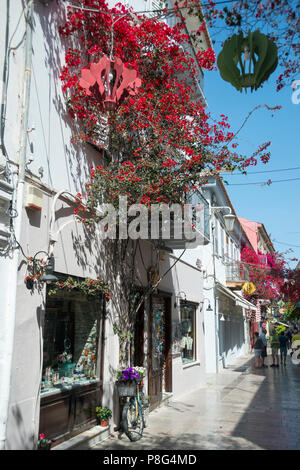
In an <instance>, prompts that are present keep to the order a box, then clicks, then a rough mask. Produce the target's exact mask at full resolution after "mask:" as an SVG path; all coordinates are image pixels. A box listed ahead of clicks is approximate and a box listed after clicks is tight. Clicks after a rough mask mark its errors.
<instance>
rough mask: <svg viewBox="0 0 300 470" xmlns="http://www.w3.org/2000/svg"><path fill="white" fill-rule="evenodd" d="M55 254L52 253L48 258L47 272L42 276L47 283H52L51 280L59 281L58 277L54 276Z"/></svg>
mask: <svg viewBox="0 0 300 470" xmlns="http://www.w3.org/2000/svg"><path fill="white" fill-rule="evenodd" d="M53 272H54V256H53V254H51V255H50V256H49V258H48V261H47V265H46V273H45V274H43V276H42V277H41V281H43V282H46V284H51V282H57V281H58V278H57V277H56V276H54V274H53Z"/></svg>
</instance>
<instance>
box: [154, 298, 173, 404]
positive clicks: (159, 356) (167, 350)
mask: <svg viewBox="0 0 300 470" xmlns="http://www.w3.org/2000/svg"><path fill="white" fill-rule="evenodd" d="M171 391H172V356H171V296H170V295H168V294H162V293H160V294H158V295H157V296H152V298H151V303H150V322H149V395H150V411H152V410H153V409H154V408H156V407H157V406H158V405H159V404H160V403H161V401H162V399H163V394H164V392H171Z"/></svg>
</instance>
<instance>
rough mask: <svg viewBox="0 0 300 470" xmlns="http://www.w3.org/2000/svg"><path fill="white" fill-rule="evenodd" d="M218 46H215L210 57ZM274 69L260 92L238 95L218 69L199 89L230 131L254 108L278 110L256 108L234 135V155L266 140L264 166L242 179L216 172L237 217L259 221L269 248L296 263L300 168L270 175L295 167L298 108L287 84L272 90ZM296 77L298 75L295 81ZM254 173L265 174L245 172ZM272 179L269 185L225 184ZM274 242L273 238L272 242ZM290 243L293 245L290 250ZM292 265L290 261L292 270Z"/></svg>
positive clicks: (298, 161)
mask: <svg viewBox="0 0 300 470" xmlns="http://www.w3.org/2000/svg"><path fill="white" fill-rule="evenodd" d="M219 50H220V48H219V47H218V46H216V47H215V52H216V55H217V54H218V52H219ZM278 75H279V71H278V69H277V70H275V72H274V73H273V75H271V77H270V78H269V80H268V81H267V82H265V83H264V84H263V88H261V89H259V90H257V91H256V92H255V91H254V92H253V93H251V91H247V94H246V93H245V92H243V93H240V92H238V91H237V90H236V89H235V88H234V87H233V86H232V85H231V84H229V83H228V82H225V81H223V80H222V78H221V76H220V74H219V71H212V72H206V73H205V85H204V91H205V96H206V99H207V102H208V111H209V112H210V113H211V115H212V116H213V117H218V116H219V115H220V114H225V115H227V116H229V122H230V123H231V130H232V131H233V132H234V131H236V130H238V129H239V127H240V125H241V124H242V123H243V121H244V119H245V118H246V116H247V115H248V113H249V112H250V111H251V110H252V109H253V108H254V107H256V106H257V105H260V104H267V105H269V106H277V105H280V106H282V109H281V110H279V111H275V112H274V116H273V117H272V113H271V112H270V111H267V110H266V109H265V108H261V109H258V110H256V111H255V112H254V113H253V114H252V116H251V117H250V118H249V120H248V121H247V123H246V125H245V126H244V128H243V129H242V130H241V132H240V133H239V139H238V142H239V147H238V148H239V151H241V152H242V153H243V154H248V155H249V156H250V155H251V154H252V153H253V152H254V151H255V150H256V149H257V147H258V145H260V144H262V143H263V142H266V141H271V146H270V147H269V149H270V151H271V159H270V161H269V163H267V164H266V165H264V164H263V163H261V162H258V163H257V165H256V166H251V167H249V169H248V175H241V174H239V175H230V174H229V173H226V174H225V173H224V174H222V176H223V178H224V180H226V181H227V182H228V183H229V185H228V186H226V189H227V191H228V194H229V196H230V198H231V201H232V203H233V206H234V208H235V210H236V213H237V215H238V216H240V217H245V218H246V219H249V220H255V221H256V222H262V223H263V224H264V225H265V228H266V230H267V232H268V233H269V234H270V235H271V240H272V241H273V244H274V247H275V249H276V250H278V251H280V252H284V251H286V250H287V249H289V248H292V249H293V250H294V251H293V252H292V253H289V254H288V255H286V258H287V259H289V258H299V259H300V216H299V215H300V197H299V194H300V191H299V190H300V169H299V170H291V171H280V172H271V170H281V169H284V168H294V167H300V142H299V136H300V104H298V105H297V104H293V103H292V99H291V96H292V88H291V86H289V87H285V88H283V89H282V90H281V91H279V92H277V91H276V78H277V76H278ZM296 78H297V79H300V76H299V77H296ZM256 171H268V172H267V173H262V174H251V173H252V172H256ZM269 178H270V179H271V180H273V181H274V183H272V184H271V185H270V186H258V185H243V186H235V185H233V186H231V185H230V184H240V183H252V182H262V181H267V180H268V179H269ZM291 178H299V181H297V180H296V181H287V182H281V183H275V181H276V180H282V179H291ZM274 240H277V241H278V243H276V242H275V241H274ZM279 242H280V243H279ZM292 245H298V247H294V246H292ZM295 265H296V263H295V262H290V266H291V267H295Z"/></svg>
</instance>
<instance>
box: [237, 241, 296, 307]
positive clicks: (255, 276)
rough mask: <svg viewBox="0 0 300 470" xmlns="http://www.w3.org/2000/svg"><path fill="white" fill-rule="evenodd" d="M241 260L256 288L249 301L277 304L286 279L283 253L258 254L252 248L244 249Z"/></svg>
mask: <svg viewBox="0 0 300 470" xmlns="http://www.w3.org/2000/svg"><path fill="white" fill-rule="evenodd" d="M241 259H242V261H244V262H245V263H246V264H247V266H248V269H249V279H250V281H251V282H253V284H254V285H255V287H256V291H255V292H254V293H253V294H252V295H250V296H248V295H247V294H244V295H245V297H246V298H248V299H250V300H251V299H252V300H253V299H266V300H270V302H276V301H277V300H279V299H281V297H282V293H281V289H282V286H283V285H284V282H285V277H286V268H287V265H286V261H285V259H284V256H283V254H282V253H278V252H275V253H268V254H266V255H265V254H262V253H260V252H258V253H256V252H255V251H254V250H253V248H251V247H244V248H243V249H242V252H241Z"/></svg>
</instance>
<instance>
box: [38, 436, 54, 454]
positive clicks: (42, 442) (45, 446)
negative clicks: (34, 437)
mask: <svg viewBox="0 0 300 470" xmlns="http://www.w3.org/2000/svg"><path fill="white" fill-rule="evenodd" d="M52 442H55V440H54V439H47V438H46V437H45V434H40V436H39V439H38V450H50V449H51V446H52Z"/></svg>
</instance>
